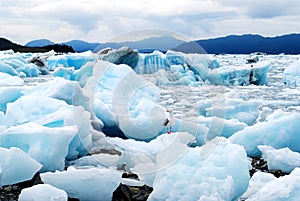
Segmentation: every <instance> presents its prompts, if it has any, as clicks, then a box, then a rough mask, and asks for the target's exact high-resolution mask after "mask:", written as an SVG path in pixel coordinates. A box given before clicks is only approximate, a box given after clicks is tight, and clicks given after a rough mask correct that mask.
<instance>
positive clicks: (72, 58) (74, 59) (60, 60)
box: [47, 51, 98, 70]
mask: <svg viewBox="0 0 300 201" xmlns="http://www.w3.org/2000/svg"><path fill="white" fill-rule="evenodd" d="M97 59H98V56H97V55H96V54H93V53H92V52H90V51H88V52H84V53H72V54H68V55H55V56H50V57H49V58H48V59H47V61H48V67H49V70H54V69H55V68H57V67H60V66H62V67H74V68H75V69H76V70H77V69H80V68H81V67H82V66H83V65H85V64H86V63H88V62H94V61H96V60H97Z"/></svg>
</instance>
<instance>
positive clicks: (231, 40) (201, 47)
mask: <svg viewBox="0 0 300 201" xmlns="http://www.w3.org/2000/svg"><path fill="white" fill-rule="evenodd" d="M299 44H300V34H288V35H283V36H277V37H263V36H260V35H252V34H246V35H230V36H225V37H220V38H215V39H208V40H196V41H190V42H185V41H182V40H179V39H176V38H173V37H170V36H162V37H152V38H147V39H143V40H138V41H130V42H121V43H117V42H109V43H89V42H86V41H82V40H72V41H69V42H63V43H60V44H54V42H52V41H50V40H47V39H39V40H34V41H30V42H29V43H27V44H26V45H25V46H22V45H18V44H15V43H12V42H11V41H9V40H6V39H4V38H0V50H5V49H13V50H16V51H27V52H29V51H32V52H38V51H47V50H48V49H51V48H53V47H52V46H56V47H62V46H63V47H64V48H65V50H66V51H76V52H83V51H87V50H91V51H93V52H97V51H99V50H101V49H103V48H107V47H111V48H115V49H116V48H120V47H122V46H128V47H130V48H132V49H137V50H139V51H140V52H146V53H147V52H152V51H153V50H160V51H163V52H164V51H167V50H169V49H172V50H176V51H181V52H185V53H195V52H196V53H209V54H222V53H225V54H250V53H253V52H263V53H267V54H280V53H285V54H300V45H299ZM66 47H72V50H70V49H69V50H67V49H66ZM31 48H34V49H31Z"/></svg>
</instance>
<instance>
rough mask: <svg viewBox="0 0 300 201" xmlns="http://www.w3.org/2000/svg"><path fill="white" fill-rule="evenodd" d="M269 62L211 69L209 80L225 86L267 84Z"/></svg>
mask: <svg viewBox="0 0 300 201" xmlns="http://www.w3.org/2000/svg"><path fill="white" fill-rule="evenodd" d="M270 68H271V64H270V63H269V62H260V63H256V64H251V65H250V64H247V65H245V66H224V67H220V68H217V69H214V70H212V71H210V72H209V73H208V75H207V80H208V81H209V82H210V83H211V84H216V85H225V86H232V85H234V86H238V85H241V86H244V85H250V84H255V85H267V84H268V76H267V73H268V71H269V70H270Z"/></svg>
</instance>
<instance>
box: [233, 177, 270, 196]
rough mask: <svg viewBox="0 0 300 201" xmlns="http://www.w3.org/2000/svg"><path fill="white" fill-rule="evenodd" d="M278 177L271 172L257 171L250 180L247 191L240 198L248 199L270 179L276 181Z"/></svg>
mask: <svg viewBox="0 0 300 201" xmlns="http://www.w3.org/2000/svg"><path fill="white" fill-rule="evenodd" d="M275 179H276V177H275V176H274V175H273V174H271V173H266V172H256V173H254V175H253V176H252V177H251V179H250V181H249V186H248V189H247V191H246V192H245V193H244V194H243V195H242V196H241V197H240V198H239V199H240V200H246V199H248V198H249V197H251V196H253V195H254V194H255V193H257V192H258V191H259V190H260V189H262V188H263V187H264V186H265V185H266V184H267V183H269V182H270V181H274V180H275Z"/></svg>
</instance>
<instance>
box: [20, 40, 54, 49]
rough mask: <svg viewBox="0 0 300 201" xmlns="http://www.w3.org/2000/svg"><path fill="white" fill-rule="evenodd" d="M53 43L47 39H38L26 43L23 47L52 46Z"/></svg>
mask: <svg viewBox="0 0 300 201" xmlns="http://www.w3.org/2000/svg"><path fill="white" fill-rule="evenodd" d="M54 44H55V43H54V42H52V41H50V40H48V39H38V40H33V41H30V42H28V43H27V44H26V45H25V46H27V47H43V46H47V45H54Z"/></svg>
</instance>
